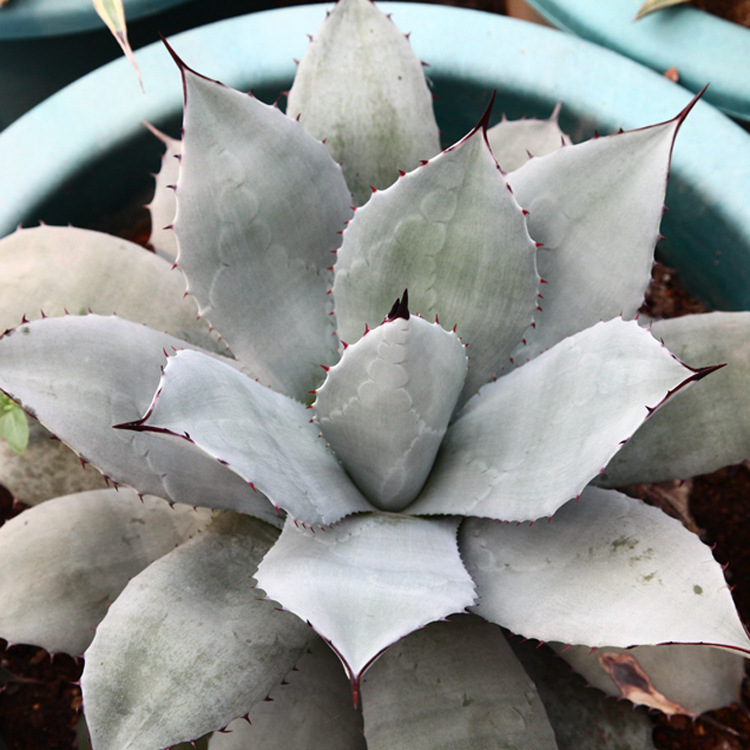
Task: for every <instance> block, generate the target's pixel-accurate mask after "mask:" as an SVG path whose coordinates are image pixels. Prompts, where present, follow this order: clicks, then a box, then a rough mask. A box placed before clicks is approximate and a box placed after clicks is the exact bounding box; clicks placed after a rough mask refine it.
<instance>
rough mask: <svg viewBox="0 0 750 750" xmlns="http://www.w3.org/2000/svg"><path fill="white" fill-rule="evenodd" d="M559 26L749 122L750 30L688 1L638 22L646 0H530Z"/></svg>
mask: <svg viewBox="0 0 750 750" xmlns="http://www.w3.org/2000/svg"><path fill="white" fill-rule="evenodd" d="M526 1H527V2H528V3H529V5H531V6H532V7H533V8H534V9H535V10H536V11H538V12H539V13H540V14H541V15H542V16H544V18H546V19H547V20H548V21H550V22H551V23H553V24H554V25H555V26H557V28H559V29H564V30H565V31H569V32H570V33H572V34H576V35H577V36H580V37H581V38H583V39H588V40H589V41H592V42H596V43H597V44H600V45H602V46H604V47H608V48H609V49H613V50H616V51H617V52H620V53H621V54H623V55H627V56H628V57H630V58H632V59H633V60H637V61H638V62H641V63H643V64H644V65H648V67H650V68H653V69H654V70H656V71H658V72H660V73H663V72H664V71H666V70H667V69H669V68H676V69H677V72H678V74H679V80H680V84H681V85H683V86H685V87H687V88H688V89H690V90H691V91H694V92H695V91H700V90H701V89H702V88H703V87H704V86H705V85H706V84H709V88H708V91H707V92H706V96H705V98H706V101H708V102H710V103H711V104H713V105H715V106H717V107H719V108H720V109H722V110H723V111H724V112H727V113H728V114H730V115H731V116H732V117H737V118H738V119H742V120H747V121H749V122H750V29H747V28H745V27H743V26H739V25H738V24H735V23H730V22H729V21H725V20H724V19H722V18H718V17H717V16H714V15H711V14H710V13H706V12H704V11H702V10H698V9H697V8H693V7H691V6H689V5H679V6H674V7H671V8H666V9H664V10H662V11H659V12H658V13H652V14H650V15H648V16H645V17H644V18H642V19H640V20H639V21H634V20H633V18H634V16H635V14H636V13H637V11H638V8H640V6H641V4H642V2H643V0H600V1H599V2H592V1H591V0H526Z"/></svg>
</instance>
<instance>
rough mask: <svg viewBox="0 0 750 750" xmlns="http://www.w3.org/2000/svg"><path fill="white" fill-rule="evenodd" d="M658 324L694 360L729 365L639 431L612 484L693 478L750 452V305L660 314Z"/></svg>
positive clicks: (663, 336) (607, 478) (678, 351)
mask: <svg viewBox="0 0 750 750" xmlns="http://www.w3.org/2000/svg"><path fill="white" fill-rule="evenodd" d="M650 330H651V335H652V336H654V338H656V339H657V340H662V341H664V343H665V345H666V346H667V347H668V348H669V349H670V351H672V352H674V353H675V355H676V356H678V357H679V358H680V359H681V360H682V361H683V362H686V363H687V364H689V365H690V366H691V367H708V366H711V365H716V364H720V363H726V367H724V368H722V369H721V370H719V371H718V372H716V373H714V374H712V375H711V377H710V378H706V380H705V382H703V383H701V385H700V387H696V388H690V389H689V390H688V391H686V392H685V393H680V394H678V395H677V396H676V397H675V399H674V400H670V401H669V402H668V403H666V404H664V408H663V409H659V411H658V412H657V413H656V414H654V419H653V420H651V419H649V420H648V421H647V422H646V423H645V424H644V425H643V426H642V427H641V428H640V429H639V430H638V432H636V433H635V435H633V438H632V439H631V440H629V441H628V443H627V445H625V446H624V448H623V449H622V451H621V452H620V453H618V454H617V455H616V456H615V457H614V458H613V459H612V461H611V462H610V464H609V465H608V466H607V468H606V469H605V471H604V474H603V475H602V478H601V484H602V485H604V486H607V487H624V486H625V485H627V484H633V483H635V482H658V481H662V480H664V479H686V478H688V477H692V476H695V475H697V474H707V473H709V472H712V471H716V470H717V469H720V468H721V467H722V466H728V465H730V464H736V463H740V462H741V461H744V460H745V459H746V458H747V457H748V456H750V400H748V398H747V395H748V393H750V347H748V345H747V342H748V341H750V312H713V313H706V314H705V315H685V316H683V317H681V318H673V319H671V320H659V321H654V323H653V325H652V326H651V329H650ZM676 435H679V439H678V440H676V439H675V436H676ZM597 483H599V482H597Z"/></svg>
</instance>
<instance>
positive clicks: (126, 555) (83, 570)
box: [0, 488, 211, 656]
mask: <svg viewBox="0 0 750 750" xmlns="http://www.w3.org/2000/svg"><path fill="white" fill-rule="evenodd" d="M210 519H211V512H210V511H208V510H205V509H201V510H196V509H194V508H190V507H187V506H184V505H174V506H171V507H170V506H169V505H168V504H167V503H166V502H165V501H164V500H161V499H159V498H154V497H149V496H147V497H144V498H141V497H139V496H138V495H137V494H136V493H135V492H133V491H131V490H127V489H124V488H123V489H121V490H120V491H119V492H117V491H115V490H92V491H91V492H81V493H77V494H74V495H66V496H64V497H57V498H54V499H52V500H48V501H47V502H45V503H42V504H41V505H39V506H37V507H36V508H31V509H30V510H27V511H25V512H24V513H22V514H21V515H19V516H16V517H15V518H12V519H11V520H10V521H8V522H7V523H5V524H4V525H3V526H2V528H0V569H1V570H2V571H3V574H2V576H0V636H2V637H3V638H5V639H6V640H8V641H10V642H11V643H29V644H33V645H35V646H41V647H42V648H44V649H46V650H47V651H50V652H52V653H56V652H65V653H68V654H72V655H74V656H79V655H80V654H82V653H83V652H84V651H85V650H86V647H87V646H88V645H89V643H91V639H92V638H93V637H94V630H95V628H96V626H97V625H98V624H99V622H100V621H101V620H102V619H103V617H104V616H105V615H106V614H107V608H108V607H109V605H110V604H112V602H113V601H114V600H115V599H116V598H117V596H118V595H119V593H120V592H121V591H122V589H123V588H124V587H125V584H126V583H127V582H128V581H129V580H130V579H131V578H132V577H133V576H134V575H136V574H137V573H140V572H141V570H143V569H144V568H146V567H147V566H148V565H149V564H150V563H152V562H153V561H154V560H156V559H158V558H159V557H161V556H162V555H165V554H166V553H167V552H170V551H171V550H172V549H174V548H175V547H176V546H177V545H178V544H181V543H182V542H184V541H185V540H186V539H187V538H189V537H190V536H192V535H193V534H196V533H197V532H198V531H199V530H200V529H201V528H203V527H204V526H206V525H207V524H208V522H209V521H210Z"/></svg>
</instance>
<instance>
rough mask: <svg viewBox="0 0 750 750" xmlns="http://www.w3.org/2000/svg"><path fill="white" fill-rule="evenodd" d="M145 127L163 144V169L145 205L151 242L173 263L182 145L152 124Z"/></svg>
mask: <svg viewBox="0 0 750 750" xmlns="http://www.w3.org/2000/svg"><path fill="white" fill-rule="evenodd" d="M145 125H146V127H147V128H148V129H149V130H150V131H151V132H152V133H153V134H154V135H155V136H156V137H157V138H158V139H159V140H160V141H161V142H162V143H163V144H164V153H163V154H162V157H161V167H160V169H159V172H158V174H157V175H156V176H155V178H154V181H155V185H154V197H153V198H152V199H151V203H149V204H148V206H146V208H148V210H149V213H150V214H151V236H150V237H149V239H148V241H149V242H150V243H151V245H152V246H153V247H154V249H155V250H156V252H157V253H158V254H159V255H161V256H162V257H163V258H167V259H169V260H172V261H174V259H175V258H176V257H177V238H176V237H175V234H174V231H173V230H172V222H173V221H174V215H175V211H176V210H177V201H176V200H175V185H176V184H177V176H178V174H179V171H180V152H181V151H182V143H181V142H180V141H179V140H178V139H177V138H172V137H171V136H168V135H167V134H166V133H162V132H161V131H160V130H158V129H157V128H155V127H154V126H153V125H151V124H149V123H145Z"/></svg>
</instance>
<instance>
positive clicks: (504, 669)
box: [362, 616, 557, 750]
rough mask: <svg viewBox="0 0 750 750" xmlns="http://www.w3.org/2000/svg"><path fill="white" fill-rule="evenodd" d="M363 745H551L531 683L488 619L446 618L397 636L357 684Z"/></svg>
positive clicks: (431, 748)
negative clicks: (360, 686)
mask: <svg viewBox="0 0 750 750" xmlns="http://www.w3.org/2000/svg"><path fill="white" fill-rule="evenodd" d="M362 695H363V710H364V716H365V736H366V738H367V747H368V750H476V749H477V748H482V750H528V748H533V749H534V750H556V748H557V744H556V743H555V735H554V732H553V730H552V727H551V726H550V724H549V721H548V720H547V714H546V713H545V710H544V706H543V705H542V702H541V701H540V700H539V696H538V695H537V691H536V688H535V686H534V683H533V682H532V681H531V679H530V678H529V676H528V675H527V674H526V672H525V671H524V669H523V667H522V666H521V665H520V664H519V663H518V660H517V659H516V657H515V656H514V655H513V652H512V651H511V649H510V646H509V645H508V643H507V641H506V640H505V636H504V635H503V633H502V631H501V630H500V628H498V627H497V626H496V625H494V624H490V623H488V622H483V621H482V620H481V619H480V618H478V617H468V616H459V617H451V618H450V620H449V621H448V622H437V623H433V624H431V625H428V626H427V627H426V628H424V629H423V630H420V631H418V632H416V633H412V634H411V635H409V636H407V637H406V638H404V639H403V640H402V641H400V642H399V643H397V644H395V645H394V646H392V647H391V648H390V649H389V650H388V651H386V652H385V653H384V654H383V655H382V657H381V658H380V659H378V661H377V662H376V663H375V664H373V666H372V668H371V669H370V670H369V671H368V672H367V675H365V677H364V679H363V681H362Z"/></svg>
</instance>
